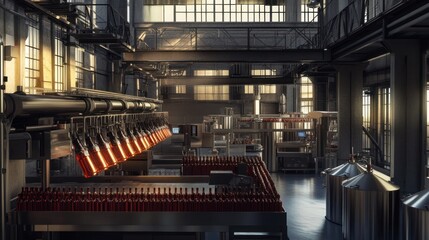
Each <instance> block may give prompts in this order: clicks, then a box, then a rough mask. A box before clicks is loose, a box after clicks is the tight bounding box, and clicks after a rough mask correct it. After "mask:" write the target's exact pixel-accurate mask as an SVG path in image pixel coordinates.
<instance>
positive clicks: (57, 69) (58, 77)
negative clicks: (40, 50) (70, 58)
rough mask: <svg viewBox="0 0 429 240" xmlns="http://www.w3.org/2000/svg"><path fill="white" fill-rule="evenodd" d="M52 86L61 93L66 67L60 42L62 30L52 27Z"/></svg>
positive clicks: (62, 45)
mask: <svg viewBox="0 0 429 240" xmlns="http://www.w3.org/2000/svg"><path fill="white" fill-rule="evenodd" d="M53 29H54V48H55V52H54V85H53V86H52V87H53V88H52V89H53V90H54V91H56V92H58V91H63V90H64V82H65V79H66V75H65V74H66V65H65V58H64V55H65V54H64V52H65V51H64V43H63V42H62V41H61V37H62V28H60V27H58V26H55V25H54V28H53Z"/></svg>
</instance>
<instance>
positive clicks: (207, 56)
mask: <svg viewBox="0 0 429 240" xmlns="http://www.w3.org/2000/svg"><path fill="white" fill-rule="evenodd" d="M123 57H124V61H125V62H134V63H138V62H171V63H173V62H233V63H238V62H248V63H314V62H327V61H330V54H329V51H324V50H321V49H290V50H284V51H278V50H277V51H272V50H271V51H270V50H267V51H231V50H222V51H141V52H135V53H124V55H123Z"/></svg>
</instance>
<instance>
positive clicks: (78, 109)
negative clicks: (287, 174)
mask: <svg viewBox="0 0 429 240" xmlns="http://www.w3.org/2000/svg"><path fill="white" fill-rule="evenodd" d="M0 98H1V99H2V100H3V101H1V102H2V104H1V105H2V106H3V107H2V109H3V112H4V113H3V115H2V116H3V117H4V121H2V131H1V134H2V140H1V144H2V146H4V148H3V149H10V150H9V151H4V152H3V154H2V161H1V162H2V164H5V163H7V162H8V161H9V160H14V159H17V161H19V160H18V159H20V160H24V161H25V159H37V160H39V161H40V162H41V165H42V167H41V170H42V172H41V174H40V176H41V179H40V181H39V182H38V183H37V181H36V183H27V184H26V185H27V186H22V191H21V192H20V193H19V194H18V196H17V197H11V198H9V196H10V195H8V193H9V189H8V184H7V179H6V178H5V175H4V174H3V175H2V177H3V178H2V183H3V185H2V210H3V214H2V216H3V219H2V234H4V235H3V239H39V238H40V237H42V238H43V239H62V238H64V237H66V236H67V235H66V234H67V233H74V234H79V233H81V234H82V235H80V236H81V239H85V236H90V234H89V235H88V232H105V231H108V232H115V233H120V232H122V233H124V234H125V233H128V232H133V233H135V232H187V233H195V234H200V235H201V236H204V232H218V233H219V234H220V235H219V236H220V237H222V238H225V239H234V238H235V237H236V234H237V233H240V232H241V233H242V232H264V233H274V234H275V236H278V237H280V239H287V231H286V226H287V224H286V213H285V212H284V210H283V208H282V204H281V201H280V197H279V195H278V193H277V191H276V189H275V187H274V184H273V182H272V180H271V177H270V176H269V173H268V170H267V168H266V166H265V163H264V162H263V161H262V160H261V158H260V157H244V156H242V157H240V156H236V157H235V156H228V157H217V156H214V157H202V158H186V157H185V159H184V161H183V170H182V171H183V174H184V176H176V177H162V176H159V177H145V176H103V174H101V173H103V171H105V170H107V169H109V168H115V166H118V165H121V163H122V162H124V161H126V160H127V159H129V158H131V157H133V156H136V155H138V154H141V153H143V152H145V151H147V150H149V149H150V148H151V147H153V146H155V145H156V144H158V143H160V142H161V141H163V140H165V139H166V138H168V137H170V136H171V132H170V126H169V124H168V120H167V118H168V115H167V113H165V112H157V111H156V109H157V108H158V107H159V105H160V104H161V103H162V102H161V101H158V100H153V99H147V98H139V97H130V96H125V95H120V94H111V93H106V92H102V91H86V90H84V89H77V90H76V91H73V92H68V93H56V94H47V95H26V94H22V93H15V94H4V93H3V91H2V94H1V96H0ZM70 155H71V156H73V158H69V159H68V161H76V162H77V163H78V165H79V166H80V168H81V176H74V177H64V178H56V177H52V176H50V172H51V171H50V167H51V163H52V161H54V159H55V158H60V157H67V156H70ZM189 168H191V169H197V170H191V171H189V170H188V169H189ZM243 168H244V171H243ZM3 169H7V166H4V165H3ZM198 169H203V170H198ZM240 169H241V170H240ZM238 173H240V174H239V175H237V174H238ZM100 174H101V175H100ZM188 174H190V175H195V174H197V175H198V176H187V175H188ZM96 175H100V176H96ZM207 175H210V177H209V176H207ZM211 175H213V176H211ZM228 179H229V180H228ZM231 179H233V180H231ZM243 179H245V180H246V181H244V180H243ZM173 187H174V190H173ZM161 189H163V191H162V190H161ZM167 189H168V190H167ZM194 189H195V190H194ZM243 203H247V204H243ZM6 216H7V218H6ZM85 233H86V234H85Z"/></svg>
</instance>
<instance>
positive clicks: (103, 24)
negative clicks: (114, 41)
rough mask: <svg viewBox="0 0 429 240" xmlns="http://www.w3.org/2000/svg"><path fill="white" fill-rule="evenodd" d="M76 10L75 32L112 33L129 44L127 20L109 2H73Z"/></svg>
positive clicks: (129, 34) (129, 35)
mask: <svg viewBox="0 0 429 240" xmlns="http://www.w3.org/2000/svg"><path fill="white" fill-rule="evenodd" d="M72 6H73V7H74V8H75V9H76V12H77V16H78V17H77V18H76V33H77V34H86V33H87V34H112V35H113V36H115V37H117V38H118V39H121V40H122V41H123V42H125V43H127V44H131V30H130V24H129V23H128V21H127V20H126V19H125V18H124V17H123V16H122V15H121V14H120V13H119V12H118V11H116V10H115V9H114V8H113V7H112V6H111V5H109V4H79V3H78V4H73V5H72Z"/></svg>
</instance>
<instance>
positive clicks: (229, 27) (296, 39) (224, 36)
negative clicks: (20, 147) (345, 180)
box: [135, 23, 320, 54]
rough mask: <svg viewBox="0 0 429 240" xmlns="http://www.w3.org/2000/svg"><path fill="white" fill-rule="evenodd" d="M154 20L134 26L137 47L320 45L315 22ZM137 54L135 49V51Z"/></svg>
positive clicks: (289, 46)
mask: <svg viewBox="0 0 429 240" xmlns="http://www.w3.org/2000/svg"><path fill="white" fill-rule="evenodd" d="M275 25H276V26H271V24H270V26H264V25H263V24H223V26H222V27H220V26H216V25H210V24H197V23H193V24H192V27H191V26H189V25H187V26H185V25H183V24H177V23H174V24H171V25H170V26H166V25H165V24H154V25H152V26H150V27H144V28H136V33H135V35H136V36H139V37H138V38H137V44H136V45H137V51H173V50H179V51H184V50H193V51H198V50H228V49H229V50H271V51H272V50H288V49H297V48H304V49H320V41H319V40H318V38H316V37H315V36H317V33H318V31H319V27H318V25H317V23H296V24H289V25H290V26H284V25H285V24H283V25H280V24H275ZM137 54H138V53H137Z"/></svg>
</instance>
